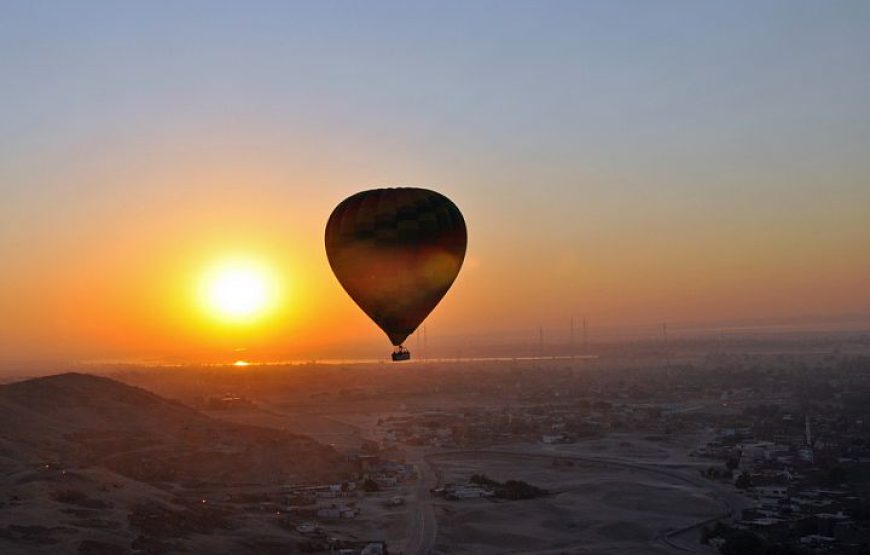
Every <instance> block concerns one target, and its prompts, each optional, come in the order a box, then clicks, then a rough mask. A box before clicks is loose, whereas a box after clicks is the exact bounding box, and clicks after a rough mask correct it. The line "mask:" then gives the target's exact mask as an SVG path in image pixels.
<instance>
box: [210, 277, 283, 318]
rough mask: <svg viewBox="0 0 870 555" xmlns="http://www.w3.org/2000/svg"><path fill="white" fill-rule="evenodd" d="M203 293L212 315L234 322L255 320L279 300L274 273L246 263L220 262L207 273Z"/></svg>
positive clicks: (273, 306)
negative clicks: (272, 274)
mask: <svg viewBox="0 0 870 555" xmlns="http://www.w3.org/2000/svg"><path fill="white" fill-rule="evenodd" d="M201 295H202V300H203V304H204V307H205V309H206V310H207V311H208V312H209V313H210V314H211V315H213V316H215V317H217V318H219V319H221V320H224V321H227V322H233V323H245V322H249V321H252V320H255V319H257V318H259V317H260V316H263V315H264V314H265V313H267V312H269V311H270V310H272V309H273V308H275V305H276V304H277V303H278V299H277V297H278V295H277V285H276V283H275V280H274V279H273V277H272V276H271V274H270V272H269V271H267V269H265V268H264V267H262V266H260V265H256V264H252V263H245V262H229V263H223V264H219V265H217V266H215V267H213V268H212V269H211V270H209V271H208V272H206V275H205V278H204V280H203V287H202V290H201Z"/></svg>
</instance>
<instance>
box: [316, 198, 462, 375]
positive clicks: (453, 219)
mask: <svg viewBox="0 0 870 555" xmlns="http://www.w3.org/2000/svg"><path fill="white" fill-rule="evenodd" d="M466 244H467V235H466V230H465V220H464V219H463V217H462V213H461V212H460V211H459V209H458V208H457V207H456V205H455V204H453V202H451V201H450V199H448V198H447V197H445V196H444V195H442V194H440V193H436V192H435V191H430V190H427V189H416V188H411V187H400V188H390V189H373V190H370V191H362V192H360V193H357V194H355V195H352V196H350V197H348V198H346V199H345V200H343V201H342V202H341V203H340V204H339V205H338V206H337V207H336V208H335V210H333V211H332V214H331V215H330V216H329V221H328V222H327V223H326V256H327V257H328V258H329V265H330V266H331V267H332V271H333V273H334V274H335V277H336V278H338V281H339V283H341V286H342V287H344V290H345V291H347V293H348V295H350V297H351V298H352V299H353V300H354V302H356V304H357V305H359V307H360V308H361V309H362V310H363V312H365V313H366V314H367V315H368V316H369V318H371V319H372V320H374V322H375V324H377V325H378V326H379V327H380V328H381V329H382V330H384V333H386V334H387V337H389V339H390V342H391V343H392V344H393V346H394V347H395V348H396V349H395V350H394V351H393V354H392V357H393V360H407V359H409V358H410V352H408V350H407V349H405V347H404V346H403V345H402V343H403V342H404V341H405V339H407V337H408V336H409V335H411V333H413V332H414V330H415V329H417V326H419V325H420V324H421V323H422V322H423V320H424V319H425V318H426V316H428V315H429V313H430V312H432V309H433V308H435V306H436V305H437V304H438V302H439V301H440V300H441V298H442V297H444V294H445V293H447V290H448V289H450V286H451V285H452V284H453V281H454V280H455V279H456V276H457V275H458V274H459V269H460V268H461V267H462V260H463V259H464V258H465V247H466Z"/></svg>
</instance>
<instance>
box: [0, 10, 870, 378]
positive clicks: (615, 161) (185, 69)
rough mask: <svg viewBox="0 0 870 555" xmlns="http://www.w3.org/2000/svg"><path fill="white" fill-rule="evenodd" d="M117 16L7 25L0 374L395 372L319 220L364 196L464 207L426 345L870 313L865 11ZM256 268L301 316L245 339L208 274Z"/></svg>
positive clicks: (251, 330)
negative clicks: (422, 197) (270, 362)
mask: <svg viewBox="0 0 870 555" xmlns="http://www.w3.org/2000/svg"><path fill="white" fill-rule="evenodd" d="M117 9H118V8H117V7H108V6H107V7H106V9H105V12H104V13H100V14H99V15H100V17H104V18H108V19H111V20H112V21H113V22H114V23H115V24H116V25H118V26H120V29H126V31H127V34H125V33H124V32H120V31H118V27H112V28H114V29H115V31H113V32H109V31H106V30H103V29H104V28H103V27H100V28H99V29H98V28H97V27H94V25H96V24H97V23H94V22H89V20H86V19H87V18H85V17H84V15H81V19H75V18H77V17H79V15H80V14H79V15H76V14H72V15H71V14H66V16H68V17H72V18H73V19H74V20H75V21H76V22H77V23H76V24H75V25H72V26H70V27H69V28H67V27H64V26H62V25H60V23H61V19H62V16H63V15H64V14H56V13H47V12H44V11H40V10H38V9H33V10H30V9H26V8H22V9H19V10H18V12H17V13H14V14H7V15H9V16H10V17H15V18H17V20H18V21H19V22H20V25H19V26H18V29H17V30H16V32H15V33H13V34H11V35H10V36H7V37H5V38H4V39H3V40H4V41H6V42H5V43H4V44H3V45H0V46H5V47H4V48H0V51H2V52H3V54H2V56H3V58H4V60H5V61H6V62H9V63H8V64H7V65H4V67H12V68H13V75H12V76H11V77H12V78H13V79H12V81H13V82H14V83H15V84H16V86H15V87H12V88H11V89H9V90H6V91H3V92H0V100H4V102H2V103H0V106H2V107H0V116H7V117H6V118H5V119H4V121H9V122H11V126H10V129H11V131H10V132H9V133H7V134H6V136H4V137H3V138H2V142H3V145H4V153H3V154H2V155H0V187H2V192H3V199H4V202H3V204H0V256H2V260H4V271H3V273H2V276H0V362H2V361H18V360H63V361H66V360H95V359H106V358H111V359H115V358H119V359H135V360H142V359H152V358H153V359H159V360H171V359H176V358H177V359H180V360H232V359H233V358H236V357H237V358H251V359H276V358H294V359H296V358H301V359H305V358H310V357H317V358H336V357H341V356H354V354H355V353H359V354H360V355H363V354H365V355H369V354H371V353H380V352H381V351H383V352H384V353H386V352H388V350H389V343H388V341H387V340H386V339H385V337H384V336H383V335H382V333H381V332H380V330H378V329H377V328H376V327H375V326H374V325H373V324H371V323H370V322H369V321H368V320H367V318H366V317H365V316H364V315H363V314H362V312H361V311H360V310H359V309H358V308H357V307H356V306H355V305H354V304H353V303H352V301H351V300H350V299H349V298H348V297H347V295H346V294H345V293H344V292H343V291H342V290H341V288H340V286H339V285H338V283H337V281H336V280H335V279H334V277H333V276H332V274H331V272H330V269H329V265H328V263H327V261H326V256H325V253H324V248H323V228H324V225H325V223H326V219H327V218H328V216H329V213H330V212H331V210H332V208H333V207H334V206H335V205H336V204H337V203H338V202H339V201H341V200H342V199H343V198H345V197H346V196H348V195H350V194H352V193H354V192H356V191H359V190H362V189H366V188H372V187H386V186H401V185H407V186H422V187H427V188H432V189H435V190H438V191H440V192H442V193H444V194H446V195H447V196H448V197H450V198H451V199H452V200H453V201H454V202H455V203H456V204H457V205H458V206H459V208H460V209H461V210H462V211H463V213H464V215H465V218H466V221H467V224H468V232H469V247H468V256H467V259H466V264H465V267H464V268H463V270H462V272H461V273H460V275H459V278H458V279H457V281H456V283H455V284H454V287H453V289H452V290H451V291H450V292H449V293H448V294H447V296H446V297H445V299H444V301H443V302H442V304H441V305H440V306H439V307H438V308H437V309H436V310H435V312H434V313H433V314H432V315H431V316H430V318H429V320H427V326H428V330H429V333H430V337H432V338H437V337H439V336H442V337H444V336H448V335H450V336H455V335H462V334H467V335H468V336H469V337H474V336H475V334H481V333H492V332H515V331H517V330H527V329H528V330H534V329H536V328H537V327H538V326H544V327H545V328H548V329H562V332H560V333H563V332H564V328H565V327H566V323H565V322H567V321H568V319H570V318H571V317H576V318H578V319H579V318H583V317H587V318H589V320H590V321H591V322H593V323H595V324H596V325H598V326H601V327H605V326H607V327H612V328H617V327H620V326H634V325H643V326H647V325H648V326H655V325H657V323H659V322H662V321H669V322H676V323H679V322H712V323H715V322H722V321H733V320H741V319H753V318H759V319H778V318H791V317H806V318H811V317H815V316H826V315H838V314H854V313H863V314H866V313H868V312H870V287H868V285H867V284H868V283H870V256H868V254H867V253H870V232H868V225H867V221H868V220H870V187H867V184H866V180H867V176H868V175H870V165H868V159H867V157H866V152H867V151H868V147H870V134H868V129H870V115H868V111H867V106H866V98H867V97H870V80H868V78H867V77H866V71H864V65H863V63H864V62H865V61H866V58H862V57H861V55H860V52H865V53H866V52H868V51H870V46H868V44H870V40H868V38H867V36H866V34H865V33H863V32H861V30H860V29H859V28H858V27H859V26H853V25H852V24H851V23H850V16H849V14H839V13H835V12H833V11H832V12H831V13H827V14H824V17H820V16H819V15H818V14H815V15H814V16H813V17H809V15H807V14H801V13H797V14H789V15H788V17H790V18H792V19H791V20H789V21H782V18H783V17H785V15H786V14H782V13H771V14H766V15H765V14H761V15H760V19H759V20H758V21H756V22H755V23H753V24H752V25H749V26H746V22H745V21H743V19H742V18H741V17H738V14H735V13H730V12H729V13H728V14H716V13H708V12H709V11H710V10H713V11H715V9H714V8H710V7H706V8H704V7H699V8H698V10H697V12H695V13H689V14H687V15H686V17H687V18H689V19H691V20H692V23H691V24H689V23H688V22H683V23H685V24H683V23H681V22H676V21H671V20H652V21H650V22H649V27H644V28H643V29H632V28H631V27H632V26H634V25H636V23H631V22H627V21H624V20H623V19H622V18H619V17H617V16H618V14H615V13H609V12H608V11H607V10H606V9H600V8H599V9H596V10H594V11H595V13H586V14H584V13H574V12H576V11H578V10H579V11H582V10H581V9H580V8H579V7H577V6H574V7H570V8H569V7H564V8H560V9H561V10H562V12H564V13H562V12H560V11H559V10H555V9H554V11H553V13H542V14H537V15H536V16H535V17H536V19H533V21H534V23H530V22H529V21H528V20H526V19H524V18H523V13H522V12H524V11H525V10H527V9H528V7H521V6H514V8H512V9H508V10H505V13H502V14H500V15H499V16H498V17H497V18H496V20H495V21H492V22H490V23H491V26H483V27H480V28H475V29H467V28H464V27H455V26H451V25H449V24H448V25H447V26H446V27H444V29H443V30H442V31H430V30H428V29H429V28H430V27H431V26H424V25H423V19H425V18H423V19H421V18H420V17H418V16H419V15H420V14H418V13H416V12H414V11H413V10H411V11H410V12H407V13H405V12H404V11H402V10H400V11H399V12H397V13H394V14H393V15H391V17H396V18H399V19H401V18H403V17H404V18H405V19H404V20H401V21H380V20H378V21H375V19H371V20H369V19H366V20H365V21H362V22H357V23H353V22H352V21H351V20H349V19H347V20H346V19H344V16H342V15H341V14H337V13H332V12H330V13H307V14H305V17H307V18H309V20H308V21H309V23H310V25H313V26H314V27H315V28H322V29H323V30H324V31H326V30H330V31H331V33H327V34H328V35H329V36H332V37H333V39H334V40H333V41H332V42H329V43H326V42H323V41H325V40H326V39H324V38H323V37H321V36H320V35H319V34H317V33H315V34H313V35H305V34H304V33H303V34H301V35H298V34H297V35H294V34H293V32H292V30H287V29H284V30H279V29H277V28H273V26H272V25H271V24H270V23H269V17H267V16H268V14H259V15H257V16H250V17H247V18H245V19H244V21H243V22H242V23H238V22H236V21H235V20H233V18H231V17H229V15H227V18H226V19H223V17H222V16H220V15H213V17H210V18H207V20H206V21H204V22H201V26H200V27H195V28H193V30H192V31H190V30H189V29H187V28H185V27H184V26H183V25H181V26H180V27H179V28H175V27H171V28H162V27H161V31H160V32H159V33H158V32H156V31H155V30H154V29H155V28H156V27H155V26H157V27H159V26H160V25H161V22H163V21H164V20H165V19H164V18H166V17H167V15H166V14H161V13H159V10H158V11H155V12H153V13H152V12H149V13H146V14H125V13H121V12H117V11H113V10H117ZM136 9H140V8H136ZM275 9H276V10H283V9H287V8H275ZM590 9H591V8H590ZM313 11H314V12H317V10H313ZM93 15H94V14H91V16H93ZM194 15H195V14H181V15H180V17H181V18H182V19H184V18H185V17H190V18H193V16H194ZM249 15H250V14H249ZM467 15H468V17H470V18H471V19H470V20H471V21H478V20H479V21H480V22H481V25H483V22H484V21H487V18H486V14H485V13H477V11H475V13H472V14H467ZM175 16H178V14H175ZM767 16H769V17H767ZM438 17H444V18H445V21H454V20H453V19H451V18H450V17H449V14H443V15H441V16H438ZM143 18H144V19H143ZM578 18H579V19H578ZM590 18H592V19H591V21H592V22H594V21H595V18H599V19H601V20H603V21H604V20H606V21H608V22H611V23H612V24H613V25H616V26H615V27H613V29H614V32H617V33H618V34H619V33H623V32H624V33H626V34H627V35H626V36H628V35H631V36H634V35H632V34H631V33H632V32H634V31H638V32H640V31H643V33H646V35H643V36H646V38H647V39H649V40H651V41H652V44H656V45H658V48H659V51H656V49H652V50H650V49H648V48H646V46H644V45H645V44H648V43H645V42H644V41H643V40H641V39H642V38H643V36H642V37H640V38H638V39H637V42H632V41H633V40H634V39H631V40H628V39H626V40H628V42H625V41H624V40H617V39H615V38H612V37H609V36H604V35H602V36H598V35H596V37H597V39H598V41H599V42H597V43H596V42H595V41H592V40H591V39H590V38H589V36H585V37H580V38H578V37H577V34H578V33H577V32H576V29H574V30H572V28H573V27H572V24H571V22H572V21H574V22H575V23H576V22H577V21H584V22H586V23H584V25H589V26H590V29H589V32H590V33H597V32H598V31H595V30H594V27H595V25H593V24H592V23H590V22H589V21H590ZM140 20H143V21H144V22H145V24H144V27H143V28H142V29H139V28H138V27H135V25H134V22H136V21H140ZM191 20H193V19H191ZM615 22H616V23H615ZM234 25H242V26H243V28H240V29H234V28H233V26H234ZM384 25H388V26H389V25H395V27H389V28H390V29H394V28H395V29H402V31H401V32H400V33H399V34H398V35H397V36H395V37H393V38H392V39H388V38H387V39H385V38H384V33H383V31H384V28H383V26H384ZM427 25H428V24H427ZM620 25H622V27H620ZM789 25H792V26H798V27H799V28H800V29H801V30H802V34H801V35H800V37H798V36H796V35H792V34H790V33H791V32H790V31H788V29H789ZM45 26H49V27H51V29H52V32H54V33H55V35H54V36H53V38H39V37H41V36H42V35H41V33H43V32H44V30H45ZM436 27H437V26H436ZM424 28H425V29H427V30H425V31H424V30H423V29H424ZM231 30H232V31H237V32H239V33H241V34H242V35H243V36H245V37H248V38H249V39H250V40H249V41H240V42H239V45H240V46H239V48H240V49H241V50H240V51H237V50H233V49H230V48H229V47H228V46H227V45H226V44H224V43H223V42H221V37H222V36H224V35H223V34H222V31H226V32H229V31H231ZM188 31H189V32H192V33H193V34H194V38H196V39H198V41H199V42H195V44H198V45H199V46H197V47H195V48H194V47H191V46H188V45H189V43H190V41H188V40H187V39H189V38H190V37H187V36H186V35H185V33H186V32H188ZM416 32H421V33H422V32H425V33H428V35H427V39H428V40H427V41H426V44H425V46H426V49H424V48H423V46H424V45H421V44H417V43H414V42H413V41H414V38H413V37H414V36H415V33H416ZM704 32H706V34H704ZM282 33H289V36H293V37H294V38H293V41H296V42H293V44H290V43H285V42H282V41H283V40H284V39H283V38H282V37H285V35H284V34H282ZM582 34H583V33H580V35H582ZM518 36H522V37H526V38H527V39H529V38H531V39H535V40H532V41H531V42H528V41H527V42H523V43H522V44H531V46H528V47H527V48H520V46H519V44H518V43H517V42H516V39H517V37H518ZM699 36H703V37H705V38H704V42H702V43H700V44H699V43H698V42H697V41H698V37H699ZM131 37H132V38H131ZM735 37H740V39H741V41H744V42H746V41H748V44H749V46H746V48H750V46H751V47H752V50H753V52H754V55H755V57H754V58H752V59H751V60H748V59H747V57H746V52H742V51H740V50H739V49H738V50H734V47H733V44H734V40H733V39H734V38H735ZM832 37H836V41H832V40H831V38H832ZM623 38H624V37H623ZM391 40H392V41H395V42H391ZM408 41H411V42H408ZM609 41H614V42H613V43H610V42H609ZM291 42H292V41H291ZM602 44H604V45H607V44H610V46H611V48H609V49H608V48H605V49H603V51H606V52H608V53H609V54H608V55H609V56H611V58H607V57H606V56H604V57H602V54H601V52H602V49H601V48H599V47H600V46H601V45H602ZM741 44H742V43H741ZM156 45H161V48H162V47H164V46H165V47H166V48H168V49H170V50H172V52H173V53H174V54H175V55H174V56H169V55H165V54H164V55H160V54H159V53H155V52H154V48H156ZM166 45H169V46H166ZM403 46H407V49H403ZM690 46H691V47H692V48H689V47H690ZM695 48H698V49H700V50H701V52H695ZM300 49H301V50H300ZM428 49H435V50H437V51H438V52H439V55H438V56H435V55H434V54H433V55H430V54H429V50H428ZM528 49H531V53H530V51H529V50H528ZM784 49H785V50H784ZM300 52H302V53H304V55H301V54H299V53H300ZM565 52H570V53H571V55H566V54H565ZM711 60H713V61H715V62H716V63H715V64H710V63H709V62H710V61H711ZM833 60H835V61H833ZM36 68H41V69H40V70H39V71H37V70H36ZM651 68H654V69H655V71H653V69H651ZM813 72H815V73H816V74H819V75H823V76H824V79H823V80H821V81H818V82H817V81H816V80H810V81H807V80H805V79H804V75H806V74H808V73H809V74H812V73H813ZM820 83H821V84H820ZM239 256H241V257H244V258H251V259H255V260H257V261H258V262H260V263H262V264H264V265H267V266H268V267H270V268H271V269H272V272H273V274H274V276H275V277H276V278H277V279H278V281H279V282H280V284H281V289H282V291H283V295H282V302H281V303H280V304H279V305H277V306H275V307H273V309H274V310H272V312H271V313H270V314H268V315H267V316H266V317H264V318H263V319H261V320H260V321H258V322H255V323H252V324H251V323H248V324H245V325H233V324H226V323H221V322H219V321H217V319H215V318H214V317H213V315H209V314H207V313H205V312H203V311H202V310H201V308H200V307H199V306H198V304H197V299H196V287H197V283H198V280H199V279H200V277H201V276H202V273H203V272H204V271H206V269H207V268H208V267H209V265H211V264H214V263H215V262H217V261H220V260H223V259H226V258H228V257H239ZM236 349H246V350H244V351H237V350H236Z"/></svg>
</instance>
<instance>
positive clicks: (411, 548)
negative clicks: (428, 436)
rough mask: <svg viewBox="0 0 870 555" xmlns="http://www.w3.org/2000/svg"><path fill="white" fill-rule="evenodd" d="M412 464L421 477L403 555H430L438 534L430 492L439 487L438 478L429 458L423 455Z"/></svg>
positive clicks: (414, 459)
mask: <svg viewBox="0 0 870 555" xmlns="http://www.w3.org/2000/svg"><path fill="white" fill-rule="evenodd" d="M411 462H413V463H414V465H415V466H416V467H417V472H418V473H419V474H420V477H419V479H418V480H417V489H416V491H415V497H416V500H415V501H414V504H413V507H412V509H411V511H410V513H411V515H410V517H411V520H410V523H409V528H408V540H407V542H406V543H405V549H404V550H402V553H403V555H406V554H407V555H428V554H429V553H431V552H432V549H433V548H434V547H435V536H436V535H437V533H438V522H437V521H436V520H435V509H434V507H433V506H432V495H431V494H430V493H429V490H430V489H431V488H434V487H435V486H436V485H437V483H438V477H437V475H436V474H435V470H434V469H433V468H432V465H431V464H430V462H429V461H428V458H427V457H424V456H423V455H422V454H421V455H418V456H416V457H414V458H413V459H411Z"/></svg>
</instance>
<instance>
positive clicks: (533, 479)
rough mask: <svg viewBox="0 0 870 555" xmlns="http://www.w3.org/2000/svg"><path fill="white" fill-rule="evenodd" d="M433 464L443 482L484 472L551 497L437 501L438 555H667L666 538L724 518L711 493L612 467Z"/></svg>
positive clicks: (503, 460) (452, 459) (477, 460)
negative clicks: (550, 554)
mask: <svg viewBox="0 0 870 555" xmlns="http://www.w3.org/2000/svg"><path fill="white" fill-rule="evenodd" d="M431 460H432V462H433V463H434V464H435V466H436V468H437V469H438V470H439V471H440V473H441V475H442V479H443V480H444V481H445V482H454V483H459V482H464V481H466V480H467V479H468V477H469V476H470V475H471V474H474V473H481V472H483V473H486V474H487V475H488V476H489V477H491V478H494V479H497V480H501V481H503V480H507V479H519V480H525V481H527V482H529V483H531V484H534V485H536V486H539V487H543V488H546V489H548V490H550V491H552V492H554V493H553V494H552V495H549V496H546V497H542V498H538V499H532V500H525V501H492V500H462V501H446V500H438V501H437V502H435V503H434V505H435V512H436V515H437V519H438V536H437V542H436V549H435V551H436V552H438V553H533V552H542V553H543V552H554V553H562V552H564V553H590V554H591V553H602V554H603V553H670V552H673V551H674V548H673V547H670V546H668V545H667V544H666V543H664V542H662V541H660V537H661V535H662V534H663V533H665V532H667V531H670V530H675V529H678V528H682V527H685V526H688V525H691V524H693V523H695V522H697V521H699V520H703V519H705V518H709V517H713V516H717V515H719V514H721V513H722V504H721V503H720V501H719V500H718V499H717V498H716V497H715V496H714V495H712V494H711V493H710V492H709V491H705V490H704V489H702V488H699V487H697V486H694V485H692V484H690V483H687V482H686V481H684V480H681V479H679V478H672V477H669V476H666V475H663V474H660V473H655V472H650V471H647V470H643V469H639V468H631V467H627V466H620V465H613V464H607V463H588V462H583V461H573V464H574V465H573V466H560V467H554V466H553V463H552V458H550V457H543V456H523V455H514V454H498V453H493V452H486V453H467V452H463V453H456V454H445V455H436V456H433V457H431Z"/></svg>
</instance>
